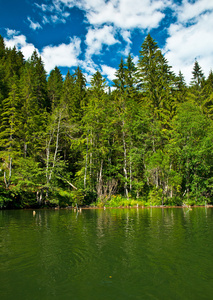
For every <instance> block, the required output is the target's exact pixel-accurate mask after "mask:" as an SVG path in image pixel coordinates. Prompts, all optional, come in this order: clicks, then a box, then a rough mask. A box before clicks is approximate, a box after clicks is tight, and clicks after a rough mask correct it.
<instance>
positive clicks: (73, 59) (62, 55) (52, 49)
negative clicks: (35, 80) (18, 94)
mask: <svg viewBox="0 0 213 300" xmlns="http://www.w3.org/2000/svg"><path fill="white" fill-rule="evenodd" d="M8 32H9V34H10V36H8V38H6V39H5V45H6V47H8V48H13V47H14V46H15V47H16V48H17V49H18V50H20V51H21V52H22V53H23V55H24V58H25V59H28V58H30V57H31V55H32V54H33V52H34V51H35V50H36V51H37V53H38V54H39V55H41V57H42V60H43V62H44V66H45V69H46V71H47V72H48V73H49V72H50V71H51V70H52V69H54V67H55V66H58V67H73V66H77V65H78V64H80V63H81V62H80V61H79V60H78V56H79V54H80V53H81V47H80V46H81V40H80V39H79V38H77V37H74V38H72V39H70V43H69V44H60V45H58V46H46V47H44V48H43V49H42V50H41V51H40V52H39V51H38V49H36V48H35V46H34V45H33V44H31V43H28V42H27V39H26V36H24V35H22V34H21V35H13V36H11V34H12V30H10V29H8ZM14 33H16V32H15V31H14Z"/></svg>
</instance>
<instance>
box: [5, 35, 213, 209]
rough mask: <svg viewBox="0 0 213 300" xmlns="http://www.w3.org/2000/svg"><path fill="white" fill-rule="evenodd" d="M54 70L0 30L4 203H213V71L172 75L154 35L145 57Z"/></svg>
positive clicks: (196, 69)
mask: <svg viewBox="0 0 213 300" xmlns="http://www.w3.org/2000/svg"><path fill="white" fill-rule="evenodd" d="M115 75H116V79H115V80H114V82H113V87H111V88H110V87H109V86H107V83H106V80H105V79H104V77H103V76H102V75H101V73H100V71H99V70H97V72H96V73H95V74H94V75H93V76H92V78H91V81H90V82H89V83H87V82H86V78H85V75H84V74H83V72H82V70H81V69H80V68H79V67H78V68H76V70H75V72H74V74H71V73H70V72H69V71H68V73H67V75H66V77H65V78H64V79H63V77H62V74H61V72H60V70H59V68H58V67H55V68H54V69H53V70H52V71H51V72H50V74H49V75H48V76H47V74H46V72H45V66H44V64H43V62H42V60H41V57H39V56H38V54H37V52H36V51H35V52H34V53H33V54H32V56H31V58H30V59H29V60H27V61H26V60H24V57H23V54H22V53H21V52H20V51H17V49H16V48H13V49H8V48H6V47H5V43H4V39H3V38H2V37H1V36H0V116H1V117H0V207H1V208H5V207H7V208H11V207H39V206H54V205H60V206H71V205H76V204H78V205H89V204H93V205H98V206H103V205H105V206H107V205H108V206H115V205H136V204H139V205H186V204H191V205H194V204H198V205H202V204H205V203H212V202H213V193H212V188H213V110H212V108H213V106H212V104H213V73H212V71H210V73H209V76H208V78H205V77H204V74H203V72H202V69H201V67H200V65H199V63H198V61H195V63H194V67H193V70H192V79H191V82H190V84H189V85H187V84H186V83H185V80H184V77H183V75H182V73H181V72H179V74H178V75H176V74H174V73H173V72H172V70H171V67H170V66H169V65H168V62H167V60H166V59H165V57H164V56H163V54H162V52H161V50H160V49H159V47H158V45H157V43H156V42H155V41H154V39H153V38H152V37H151V36H150V34H148V35H147V37H146V38H145V40H144V42H143V43H142V46H141V49H140V52H139V60H138V64H137V65H135V64H134V62H133V58H132V57H131V55H129V56H128V57H127V58H125V59H123V58H122V59H121V61H120V64H119V66H118V69H117V71H116V74H115Z"/></svg>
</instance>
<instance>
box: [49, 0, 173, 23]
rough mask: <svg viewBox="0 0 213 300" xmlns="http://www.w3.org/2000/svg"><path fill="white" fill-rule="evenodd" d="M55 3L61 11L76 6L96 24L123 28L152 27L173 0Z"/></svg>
mask: <svg viewBox="0 0 213 300" xmlns="http://www.w3.org/2000/svg"><path fill="white" fill-rule="evenodd" d="M53 5H54V6H55V10H57V11H58V12H59V13H60V12H62V11H63V9H62V7H63V8H65V7H67V8H72V7H74V6H76V7H78V8H79V9H81V10H83V11H85V12H86V15H85V16H86V18H87V20H88V22H89V23H90V24H91V25H95V26H100V25H103V24H106V23H109V24H112V25H114V26H116V27H119V28H123V29H133V28H136V27H137V28H141V29H147V28H148V29H151V28H156V27H157V26H158V25H159V23H160V21H161V20H162V19H163V18H164V17H165V15H164V13H163V10H164V9H165V8H166V7H168V6H172V0H143V1H141V0H110V1H105V0H53ZM45 9H46V7H45Z"/></svg>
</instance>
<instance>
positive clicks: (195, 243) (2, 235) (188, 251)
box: [0, 207, 213, 300]
mask: <svg viewBox="0 0 213 300" xmlns="http://www.w3.org/2000/svg"><path fill="white" fill-rule="evenodd" d="M212 230H213V209H212V208H204V207H200V208H192V209H188V208H164V209H161V208H150V209H107V210H101V209H100V210H95V209H94V210H93V209H92V210H83V211H82V212H81V213H76V212H74V211H72V210H57V211H52V210H37V211H36V214H35V216H33V213H32V210H17V211H0V295H1V300H10V299H11V300H12V299H17V300H18V299H23V300H24V299H27V300H28V299H31V300H34V299H35V300H36V299H39V300H42V299H45V300H46V299H47V300H48V299H59V300H66V299H71V300H85V299H86V300H90V299H91V300H100V299H103V300H104V299H106V300H120V299H122V300H125V299H127V300H128V299H145V300H147V299H181V300H182V299H183V300H184V299H190V300H191V299H199V300H200V299H211V298H212V294H213V234H212Z"/></svg>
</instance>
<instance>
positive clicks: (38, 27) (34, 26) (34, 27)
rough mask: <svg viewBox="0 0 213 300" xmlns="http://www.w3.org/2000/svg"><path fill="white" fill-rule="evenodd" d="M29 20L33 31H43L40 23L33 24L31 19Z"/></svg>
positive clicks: (28, 18)
mask: <svg viewBox="0 0 213 300" xmlns="http://www.w3.org/2000/svg"><path fill="white" fill-rule="evenodd" d="M27 20H28V21H29V22H30V28H32V29H33V30H36V29H41V28H42V26H41V25H40V24H39V23H38V22H33V21H32V20H31V19H30V17H27Z"/></svg>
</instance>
